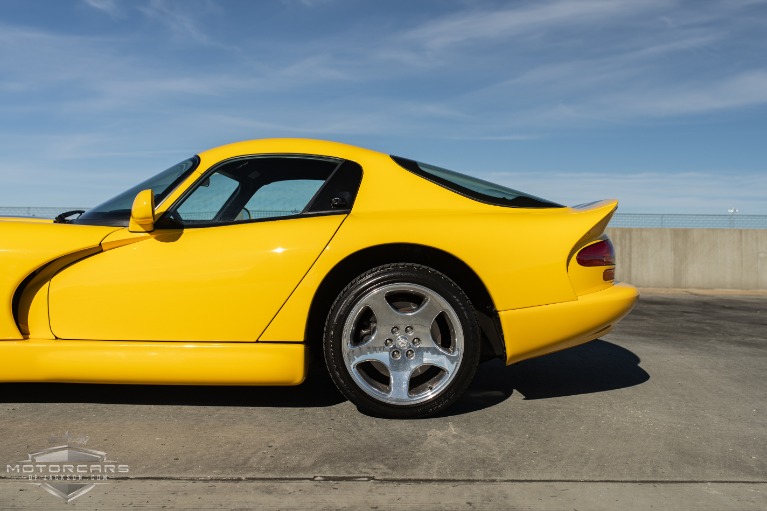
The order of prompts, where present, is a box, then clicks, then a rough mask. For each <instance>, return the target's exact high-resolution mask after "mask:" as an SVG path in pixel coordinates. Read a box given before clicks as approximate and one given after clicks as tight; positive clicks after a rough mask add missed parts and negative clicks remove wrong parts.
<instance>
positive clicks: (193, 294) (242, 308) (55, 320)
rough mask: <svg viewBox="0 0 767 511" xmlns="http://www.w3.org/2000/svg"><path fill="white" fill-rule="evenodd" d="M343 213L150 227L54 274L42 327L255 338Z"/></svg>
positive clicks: (66, 332) (93, 335) (111, 334)
mask: <svg viewBox="0 0 767 511" xmlns="http://www.w3.org/2000/svg"><path fill="white" fill-rule="evenodd" d="M344 217H345V215H328V216H319V217H310V218H290V219H284V220H274V221H267V222H249V223H242V224H235V225H226V226H220V227H205V228H194V229H164V230H163V229H158V230H156V231H154V232H153V233H151V235H149V236H146V237H144V238H141V241H138V242H136V243H131V244H128V245H123V246H118V247H117V248H113V249H111V250H107V251H104V252H102V253H100V254H97V255H95V256H93V257H90V258H89V259H87V260H85V261H82V262H80V263H78V264H75V265H72V266H70V267H68V268H66V269H64V270H62V271H61V272H60V273H59V274H58V275H56V276H55V277H54V278H53V280H52V281H51V288H50V297H49V303H50V318H51V329H52V331H53V333H54V334H55V335H56V337H58V338H61V339H86V340H88V339H90V340H133V341H152V340H154V341H245V342H247V341H250V342H252V341H255V340H256V339H258V337H259V335H260V334H261V332H262V331H263V330H264V328H266V325H267V324H268V323H269V322H270V321H271V319H272V318H273V317H274V315H275V314H276V313H277V311H278V310H279V308H280V307H281V306H282V304H283V303H284V302H285V300H286V299H287V298H288V296H290V293H291V292H292V291H293V289H294V288H295V287H296V286H297V285H298V283H299V282H300V280H301V278H302V277H303V276H304V274H305V273H306V272H307V271H308V270H309V268H310V267H311V265H312V263H314V261H315V259H317V256H318V255H319V254H320V252H321V251H322V250H323V248H325V246H326V245H327V243H328V241H330V239H331V238H332V236H333V234H334V233H335V232H336V230H337V229H338V227H339V225H341V223H342V222H343V219H344ZM297 340H300V339H297Z"/></svg>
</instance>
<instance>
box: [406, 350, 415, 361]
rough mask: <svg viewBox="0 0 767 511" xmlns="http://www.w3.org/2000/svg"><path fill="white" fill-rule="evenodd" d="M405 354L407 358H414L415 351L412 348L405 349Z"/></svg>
mask: <svg viewBox="0 0 767 511" xmlns="http://www.w3.org/2000/svg"><path fill="white" fill-rule="evenodd" d="M405 356H406V357H407V358H409V359H413V358H415V351H413V350H407V351H406V352H405Z"/></svg>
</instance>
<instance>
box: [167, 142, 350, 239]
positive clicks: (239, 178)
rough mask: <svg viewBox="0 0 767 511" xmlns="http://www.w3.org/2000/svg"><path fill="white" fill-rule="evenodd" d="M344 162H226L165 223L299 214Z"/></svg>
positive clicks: (219, 221)
mask: <svg viewBox="0 0 767 511" xmlns="http://www.w3.org/2000/svg"><path fill="white" fill-rule="evenodd" d="M340 163H341V161H339V160H335V159H324V158H311V157H309V158H306V157H297V156H280V157H274V156H268V157H267V156H261V157H250V158H237V159H233V160H230V161H227V162H224V163H222V164H220V165H218V166H217V167H216V168H215V169H213V171H212V172H211V173H210V174H208V175H207V176H206V177H205V178H203V179H202V180H201V181H200V182H199V183H197V184H195V186H194V188H193V189H192V190H191V191H190V192H189V193H188V194H187V195H186V197H184V198H183V199H182V200H181V202H180V205H179V206H176V207H174V208H173V209H172V210H171V211H169V212H168V213H167V214H166V215H165V217H164V218H163V220H162V223H161V226H163V227H174V226H175V227H205V226H210V225H219V224H228V223H235V222H244V221H250V220H260V219H267V218H276V217H285V216H293V215H299V214H301V213H304V212H305V210H306V209H307V206H308V205H309V204H310V203H311V201H312V199H313V198H314V197H315V196H316V195H317V192H318V190H319V189H320V188H321V187H322V186H323V185H324V183H325V182H326V181H327V179H328V178H329V177H330V176H331V175H332V174H333V172H334V171H335V170H336V168H338V167H339V165H340Z"/></svg>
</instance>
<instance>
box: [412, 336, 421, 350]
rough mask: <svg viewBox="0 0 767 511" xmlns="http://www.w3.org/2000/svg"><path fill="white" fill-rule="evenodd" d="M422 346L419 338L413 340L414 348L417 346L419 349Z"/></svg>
mask: <svg viewBox="0 0 767 511" xmlns="http://www.w3.org/2000/svg"><path fill="white" fill-rule="evenodd" d="M420 345H421V339H419V338H418V337H416V338H415V339H413V346H415V347H416V348H417V347H418V346H420Z"/></svg>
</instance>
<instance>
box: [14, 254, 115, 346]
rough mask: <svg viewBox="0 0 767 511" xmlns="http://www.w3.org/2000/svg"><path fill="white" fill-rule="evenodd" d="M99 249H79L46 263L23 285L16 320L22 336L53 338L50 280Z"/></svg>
mask: <svg viewBox="0 0 767 511" xmlns="http://www.w3.org/2000/svg"><path fill="white" fill-rule="evenodd" d="M100 251H101V249H100V248H99V247H92V248H87V249H83V250H79V251H77V252H75V253H73V254H69V255H66V256H63V257H59V258H58V259H56V260H54V261H52V262H50V263H48V264H46V265H45V266H44V267H42V268H41V269H40V270H38V272H37V274H36V275H35V276H34V277H33V278H32V279H31V280H30V281H29V282H28V283H27V284H26V285H25V286H24V288H23V292H22V293H21V296H20V297H19V303H18V310H17V320H18V324H19V330H20V331H21V333H22V335H23V336H24V338H27V339H28V338H33V339H55V338H56V336H55V335H53V332H51V326H50V319H49V318H48V290H49V289H50V280H51V279H52V278H53V276H54V275H56V274H57V273H58V272H59V271H61V270H62V268H65V267H67V266H69V265H70V264H73V263H75V262H77V261H79V260H81V259H84V258H86V257H90V256H92V255H94V254H97V253H99V252H100Z"/></svg>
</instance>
